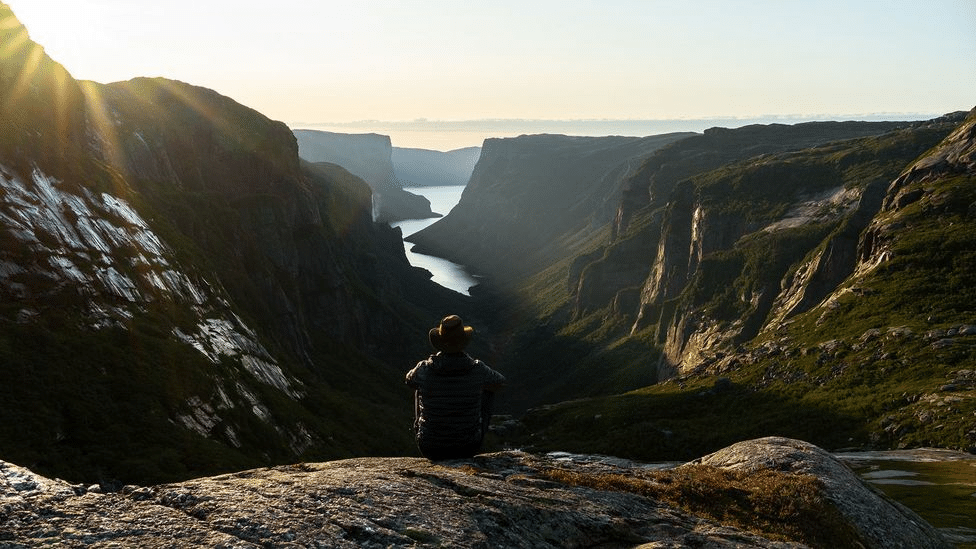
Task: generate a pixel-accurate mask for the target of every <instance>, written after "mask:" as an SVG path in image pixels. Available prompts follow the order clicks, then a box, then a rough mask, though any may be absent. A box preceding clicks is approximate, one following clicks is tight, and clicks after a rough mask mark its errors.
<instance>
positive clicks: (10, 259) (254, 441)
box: [0, 4, 446, 481]
mask: <svg viewBox="0 0 976 549" xmlns="http://www.w3.org/2000/svg"><path fill="white" fill-rule="evenodd" d="M0 43H2V44H4V54H3V56H0V109H2V113H0V114H2V116H0V373H2V376H3V379H4V382H3V383H2V384H0V444H2V445H3V446H4V447H5V451H6V452H8V454H7V458H8V459H15V460H17V461H19V462H20V463H24V464H25V465H27V466H30V467H31V468H34V469H36V470H39V471H42V472H52V473H54V474H58V475H59V476H64V477H66V478H78V477H82V476H95V477H97V478H99V479H100V480H106V481H108V480H116V481H119V480H123V481H125V480H135V479H140V480H145V479H156V480H161V479H177V478H186V477H187V476H189V475H200V474H204V473H212V472H216V471H226V470H229V469H240V468H243V467H248V466H257V465H261V464H267V463H281V462H291V461H295V460H296V459H298V458H300V457H302V456H306V455H310V454H314V455H318V456H319V459H327V458H335V457H346V456H350V455H354V454H357V453H364V452H370V453H383V454H386V453H398V452H401V451H402V452H407V451H409V450H410V449H411V448H412V443H411V442H412V441H411V440H410V438H411V437H410V435H409V433H408V432H407V430H406V429H403V428H402V425H405V424H408V423H409V417H410V413H411V411H410V410H409V404H408V399H404V398H402V396H403V393H402V392H401V390H402V385H401V383H400V382H401V381H402V369H401V368H398V367H397V366H394V365H393V364H391V362H390V361H391V360H392V358H391V357H393V356H394V355H393V354H392V353H394V352H400V351H402V350H403V349H409V350H411V351H415V352H416V354H418V355H420V354H421V353H422V352H424V351H426V346H424V345H423V341H424V328H423V327H422V326H425V325H428V324H430V323H431V322H433V320H434V318H436V313H432V314H430V315H429V316H430V318H426V317H425V315H426V313H424V312H423V311H424V310H425V309H424V307H425V305H423V304H425V303H427V304H429V303H434V302H437V300H438V299H439V298H440V297H439V296H442V295H445V294H442V293H440V292H439V291H438V289H437V287H436V285H434V284H432V283H430V282H429V280H428V278H429V273H424V272H420V271H419V270H417V269H414V268H412V267H410V266H409V263H408V262H407V260H406V257H405V256H404V253H403V247H402V242H401V241H400V234H399V231H396V230H394V229H390V228H389V227H387V226H385V225H383V224H378V223H374V222H373V220H372V217H371V206H372V204H371V192H370V189H369V187H368V186H367V184H366V183H365V182H363V181H362V180H361V179H359V178H357V177H355V176H353V175H351V174H349V173H348V172H347V171H345V170H342V169H340V168H337V167H335V166H318V167H317V166H314V165H312V164H310V163H308V162H304V161H302V160H301V159H300V158H299V156H298V145H297V142H296V138H295V136H294V135H293V134H292V132H291V130H289V129H288V128H287V127H286V126H285V125H284V124H283V123H280V122H275V121H272V120H269V119H268V118H267V117H265V116H263V115H261V114H260V113H257V112H255V111H253V110H251V109H248V108H246V107H244V106H243V105H240V104H238V103H237V102H235V101H233V100H232V99H230V98H227V97H224V96H221V95H220V94H218V93H216V92H213V91H212V90H208V89H205V88H200V87H196V86H191V85H188V84H185V83H182V82H174V81H171V80H166V79H159V78H153V79H149V78H137V79H134V80H131V81H128V82H117V83H113V84H109V85H101V84H97V83H93V82H77V81H75V80H74V79H73V78H71V76H70V75H69V74H68V73H67V72H66V71H65V70H64V69H63V67H61V66H60V65H58V64H57V63H55V62H54V61H53V60H51V59H50V58H48V57H47V55H46V54H45V53H44V51H43V49H42V48H41V46H39V45H38V44H36V43H34V42H33V41H31V40H30V38H29V36H28V33H27V30H26V29H25V28H24V27H23V26H22V25H20V23H19V21H17V19H16V18H15V17H14V15H13V14H12V12H11V11H10V9H9V8H8V7H7V6H6V5H5V4H0ZM444 292H446V290H445V291H444ZM408 295H412V296H413V298H409V297H407V296H408ZM411 299H414V300H415V303H414V304H411V303H410V300H411ZM417 303H419V304H420V305H417ZM418 317H421V318H418ZM352 379H355V380H356V381H355V382H353V381H350V380H352ZM356 383H360V384H362V385H366V386H375V387H376V388H377V389H376V390H377V391H378V394H380V395H381V394H382V393H384V392H386V395H385V396H377V395H373V396H371V397H370V398H371V399H372V398H375V399H376V400H374V401H373V402H374V404H368V403H367V402H366V400H363V397H362V396H361V395H357V394H355V392H356V391H355V390H353V389H350V387H352V386H355V384H356ZM377 402H383V404H375V403H377ZM391 402H392V403H394V404H392V405H391V404H389V403H391ZM399 403H402V404H400V405H399V406H398V404H399ZM374 406H379V407H380V408H382V409H383V412H382V413H381V414H375V416H376V417H382V418H383V419H382V420H379V421H376V422H375V423H371V422H370V421H368V420H364V419H363V418H364V417H365V416H370V415H371V413H370V412H369V411H368V410H369V409H370V408H372V407H374ZM390 418H398V419H399V418H402V424H401V423H399V422H398V421H397V420H396V419H395V420H393V421H391V420H390ZM374 428H375V429H378V431H374ZM376 445H379V447H377V446H376ZM371 447H372V448H371Z"/></svg>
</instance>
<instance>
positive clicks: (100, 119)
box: [78, 80, 128, 174]
mask: <svg viewBox="0 0 976 549" xmlns="http://www.w3.org/2000/svg"><path fill="white" fill-rule="evenodd" d="M78 84H79V86H80V87H81V93H82V94H83V95H84V96H85V109H86V111H87V113H88V119H89V120H90V121H91V122H92V123H93V124H94V125H95V131H96V133H97V134H98V137H99V139H100V141H101V145H102V154H103V156H104V157H105V161H106V162H107V163H108V164H109V165H110V166H112V167H113V168H114V169H115V170H117V171H119V172H120V173H123V174H125V173H127V172H128V169H127V166H128V162H127V161H126V155H125V153H124V152H123V150H122V146H121V143H120V140H119V135H118V131H116V127H115V123H114V122H112V117H111V116H110V115H109V111H108V106H107V105H106V103H105V99H104V98H103V97H102V92H101V88H100V87H99V84H96V83H95V82H91V81H87V80H84V81H81V82H79V83H78Z"/></svg>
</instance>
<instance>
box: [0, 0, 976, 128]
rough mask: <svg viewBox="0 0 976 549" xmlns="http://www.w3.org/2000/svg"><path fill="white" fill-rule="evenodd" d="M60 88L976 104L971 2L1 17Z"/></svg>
mask: <svg viewBox="0 0 976 549" xmlns="http://www.w3.org/2000/svg"><path fill="white" fill-rule="evenodd" d="M3 1H5V2H6V3H7V4H8V5H9V6H10V7H11V8H12V9H13V10H14V12H15V13H16V14H17V16H18V17H19V18H20V19H21V21H22V22H23V23H24V24H25V25H26V26H27V28H28V30H29V32H30V35H31V38H33V39H34V40H35V41H36V42H38V43H40V44H41V45H42V46H44V47H45V49H46V51H47V52H48V54H49V55H50V56H51V57H53V58H54V59H55V60H57V61H59V62H61V63H62V64H63V65H65V67H66V68H67V69H68V71H69V72H71V73H72V74H73V75H74V76H75V77H76V78H79V79H89V80H95V81H97V82H102V83H108V82H113V81H117V80H126V79H129V78H133V77H136V76H164V77H167V78H172V79H176V80H182V81H184V82H188V83H191V84H196V85H200V86H205V87H208V88H213V89H215V90H216V91H218V92H220V93H222V94H224V95H228V96H230V97H232V98H234V99H235V100H237V101H239V102H241V103H243V104H245V105H247V106H250V107H253V108H255V109H257V110H259V111H261V112H262V113H264V114H265V115H267V116H269V117H271V118H274V119H277V120H282V121H284V122H286V123H289V124H291V125H293V126H294V125H296V124H300V123H311V122H348V121H357V120H366V119H373V120H393V121H403V120H413V119H417V118H427V119H434V120H471V119H483V118H502V119H509V118H531V119H662V118H702V117H729V116H732V117H756V116H761V115H806V116H810V115H815V116H821V115H828V116H836V117H837V118H845V117H847V116H849V115H850V116H854V115H858V114H866V113H879V112H880V113H931V114H936V115H937V114H943V113H946V112H950V111H955V110H968V109H971V108H972V107H973V106H976V0H907V1H902V0H883V1H881V0H879V1H873V0H812V1H790V0H773V1H705V0H674V1H663V0H662V1H655V0H643V1H641V0H630V1H625V0H593V1H583V0H578V1H577V0H556V1H550V0H515V1H511V0H491V1H481V2H475V1H470V0H468V1H409V0H400V1H397V0H370V1H358V0H342V1H332V0H314V1H313V0H269V1H249V0H238V1H233V0H165V1H163V0H153V1H133V0H83V1H82V0H3Z"/></svg>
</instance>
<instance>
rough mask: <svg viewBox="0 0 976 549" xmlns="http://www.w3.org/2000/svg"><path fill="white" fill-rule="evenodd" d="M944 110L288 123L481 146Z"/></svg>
mask: <svg viewBox="0 0 976 549" xmlns="http://www.w3.org/2000/svg"><path fill="white" fill-rule="evenodd" d="M941 114H942V113H869V114H844V115H838V114H819V115H800V114H797V115H762V116H756V117H731V116H729V117H715V118H674V119H666V120H663V119H662V120H605V119H580V120H542V119H482V120H428V119H425V118H419V119H416V120H400V121H384V120H359V121H354V122H291V123H289V126H291V127H292V128H293V129H313V130H324V131H332V132H339V133H378V134H381V135H389V136H390V138H391V140H392V142H393V146H394V147H413V148H420V149H431V150H438V151H450V150H454V149H460V148H464V147H480V146H481V144H482V142H483V141H484V140H485V139H487V138H490V137H517V136H519V135H526V134H539V133H554V134H563V135H576V136H604V135H621V136H632V137H643V136H647V135H658V134H664V133H671V132H685V131H691V132H701V131H704V130H706V129H708V128H713V127H724V128H739V127H742V126H748V125H750V124H797V123H800V122H814V121H824V120H864V121H880V120H928V119H930V118H934V117H936V116H939V115H941Z"/></svg>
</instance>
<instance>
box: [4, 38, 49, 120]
mask: <svg viewBox="0 0 976 549" xmlns="http://www.w3.org/2000/svg"><path fill="white" fill-rule="evenodd" d="M17 36H18V38H19V37H21V36H24V37H26V36H27V31H24V32H22V33H20V34H18V35H17ZM25 43H26V44H27V48H28V50H29V51H28V52H27V55H25V56H24V57H25V59H24V64H23V66H22V67H21V69H20V74H18V75H17V80H16V81H15V82H14V84H13V85H12V86H11V87H10V89H9V90H8V91H7V93H8V95H7V97H6V99H5V101H4V110H11V109H14V108H16V106H17V103H18V102H19V101H20V99H21V98H22V97H23V96H24V95H25V94H26V93H27V91H28V90H29V89H30V87H31V82H32V81H33V79H34V77H35V73H36V72H37V69H38V67H40V66H41V61H42V60H43V59H44V48H42V47H40V46H38V45H37V44H34V43H32V42H30V41H29V40H25V42H21V47H20V48H18V50H17V52H16V54H20V51H21V50H22V49H23V44H25ZM2 55H3V56H4V57H6V56H7V55H8V54H7V50H4V52H3V54H2ZM12 55H13V54H11V56H12Z"/></svg>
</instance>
